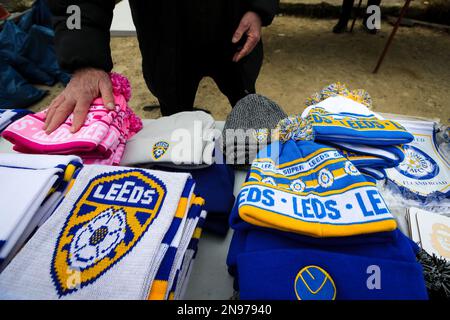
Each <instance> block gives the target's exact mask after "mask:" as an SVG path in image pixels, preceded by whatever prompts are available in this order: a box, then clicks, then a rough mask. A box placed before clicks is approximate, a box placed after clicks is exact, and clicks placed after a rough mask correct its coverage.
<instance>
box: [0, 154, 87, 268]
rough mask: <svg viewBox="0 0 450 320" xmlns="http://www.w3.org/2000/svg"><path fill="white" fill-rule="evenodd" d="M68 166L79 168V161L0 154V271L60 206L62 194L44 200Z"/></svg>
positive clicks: (68, 157)
mask: <svg viewBox="0 0 450 320" xmlns="http://www.w3.org/2000/svg"><path fill="white" fill-rule="evenodd" d="M69 163H77V164H78V165H81V160H80V158H78V157H74V156H46V155H39V156H35V155H28V154H0V190H2V192H1V193H0V202H1V203H2V210H1V211H0V242H1V243H3V244H2V245H1V246H0V270H2V269H3V268H4V267H5V266H6V264H7V263H8V262H9V261H10V259H11V258H12V257H13V256H14V254H15V253H16V252H17V251H18V250H19V249H20V247H21V246H22V245H23V243H24V242H25V241H26V240H27V238H28V237H29V236H30V234H31V233H32V232H33V231H34V229H35V228H36V227H37V226H38V225H39V223H40V221H42V219H43V217H44V216H48V214H49V213H50V211H53V209H54V208H55V206H56V204H57V203H58V202H59V200H60V198H61V195H62V193H61V192H58V193H57V194H52V195H51V196H50V197H48V199H47V200H46V201H45V202H44V200H45V199H46V198H47V196H48V195H49V193H50V191H51V189H52V188H53V187H54V186H55V183H56V182H57V181H59V182H60V181H61V180H62V178H63V176H64V171H65V169H66V167H67V165H68V164H69Z"/></svg>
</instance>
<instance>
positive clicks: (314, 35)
mask: <svg viewBox="0 0 450 320" xmlns="http://www.w3.org/2000/svg"><path fill="white" fill-rule="evenodd" d="M334 24H335V20H328V19H323V20H319V19H310V18H299V17H288V16H278V17H276V19H275V20H274V23H273V24H272V26H270V27H269V28H267V29H265V30H264V34H263V38H264V44H265V62H264V66H263V69H262V71H261V74H260V77H259V79H258V83H257V91H258V92H259V93H260V94H263V95H265V96H268V97H270V98H271V99H273V100H274V101H276V102H278V103H279V104H280V105H281V106H282V107H283V108H284V109H285V110H286V112H287V113H289V114H293V113H300V112H301V111H302V110H303V103H304V101H305V99H306V98H307V97H308V96H309V95H311V94H312V93H313V92H315V91H318V90H320V89H321V88H322V87H324V86H326V85H328V84H330V83H333V82H336V81H341V82H343V83H346V84H347V85H348V86H349V87H350V88H351V89H357V88H364V89H366V90H367V91H368V92H369V93H370V94H371V96H372V99H373V101H374V110H376V111H378V112H388V113H389V112H390V113H399V114H406V115H413V116H422V117H428V118H433V119H440V120H441V122H443V123H446V124H449V123H450V35H449V34H448V33H445V32H442V31H437V30H431V29H425V28H421V27H414V28H405V27H403V28H400V29H399V32H398V33H397V36H396V38H395V41H394V43H393V46H392V47H391V50H390V52H389V53H388V55H387V57H386V59H385V61H384V64H383V65H382V67H381V69H380V71H379V73H378V74H376V75H375V74H372V73H371V71H372V69H373V68H374V66H375V64H376V61H377V58H378V56H379V54H380V52H381V50H382V48H383V46H384V44H385V42H386V40H387V36H388V35H389V32H390V31H391V28H392V26H391V25H389V24H387V23H383V24H382V28H381V31H380V32H379V33H378V34H377V35H368V34H366V33H365V32H363V31H362V30H361V28H360V27H359V25H358V28H356V29H355V32H354V33H353V34H348V33H346V34H340V35H335V34H333V33H331V29H332V27H333V25H334ZM359 24H360V23H359ZM111 46H112V53H113V60H114V63H115V71H117V72H120V73H123V74H125V75H126V76H127V77H128V78H129V79H130V80H131V83H132V87H133V98H132V100H131V104H130V105H131V106H132V107H133V108H134V110H135V111H136V112H137V113H138V114H139V115H140V116H142V117H144V118H155V117H159V116H160V113H159V110H153V111H151V112H148V111H144V110H143V109H142V108H143V106H145V105H149V104H151V103H154V102H155V101H156V100H155V98H154V97H153V96H152V95H151V94H150V93H149V91H148V90H147V87H146V85H145V83H144V80H143V77H142V73H141V59H140V52H139V49H138V43H137V40H136V38H135V37H125V38H113V39H112V41H111ZM61 89H62V87H61V86H59V85H58V86H56V87H54V88H52V89H51V92H50V95H49V96H48V97H46V98H45V100H43V101H41V102H40V103H39V104H38V105H37V106H35V107H34V109H35V110H38V109H40V108H43V107H45V106H46V105H47V104H48V103H49V102H50V101H51V98H52V97H54V96H55V95H56V94H57V93H58V92H59V91H60V90H61ZM195 105H196V106H199V107H203V108H206V109H208V110H210V111H211V112H212V114H213V116H214V117H215V118H216V119H218V120H223V119H225V118H226V115H227V114H228V113H229V112H230V110H231V107H230V106H229V105H228V102H227V100H226V98H225V97H224V96H222V94H221V93H220V92H219V90H218V89H217V87H216V85H215V84H214V82H213V81H212V80H211V79H209V78H205V79H204V80H203V81H202V82H201V84H200V87H199V90H198V93H197V98H196V102H195Z"/></svg>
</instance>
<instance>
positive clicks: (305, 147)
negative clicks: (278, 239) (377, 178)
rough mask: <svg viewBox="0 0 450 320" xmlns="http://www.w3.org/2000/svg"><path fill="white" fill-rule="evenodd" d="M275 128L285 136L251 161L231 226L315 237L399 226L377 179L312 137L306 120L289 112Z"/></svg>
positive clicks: (368, 231) (366, 231) (376, 230)
mask: <svg viewBox="0 0 450 320" xmlns="http://www.w3.org/2000/svg"><path fill="white" fill-rule="evenodd" d="M277 129H278V132H279V138H280V140H281V141H277V142H274V143H272V144H270V145H269V146H268V147H267V148H266V149H264V150H261V151H260V152H259V153H258V156H257V158H256V159H255V160H254V161H253V164H252V167H251V169H250V175H249V178H248V181H247V182H246V183H245V184H244V185H243V188H242V190H241V192H240V194H239V197H238V200H237V203H238V205H239V214H238V216H233V214H232V216H231V224H232V227H234V226H236V225H239V224H242V223H244V224H250V225H257V226H260V227H265V228H270V229H277V230H282V231H288V232H294V233H299V234H306V235H310V236H314V237H339V236H350V235H357V234H366V233H374V232H381V231H392V230H394V229H395V228H396V222H395V219H394V217H393V216H392V214H391V212H390V210H389V209H388V208H387V206H386V204H385V202H384V200H383V198H382V197H381V195H380V193H379V192H378V189H377V187H376V185H375V183H374V182H373V181H368V180H367V179H366V178H365V177H364V176H363V175H361V173H360V172H359V171H358V169H357V168H356V167H355V166H354V165H353V164H352V163H351V162H350V161H349V160H348V159H346V158H345V157H343V156H342V154H341V153H340V152H339V151H337V150H336V149H334V148H331V147H329V146H325V145H322V144H318V143H314V142H313V141H311V139H312V129H311V126H310V125H309V124H308V123H306V121H305V120H303V119H301V118H299V117H289V118H286V119H284V120H282V121H280V125H279V126H278V128H277Z"/></svg>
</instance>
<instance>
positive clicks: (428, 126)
mask: <svg viewBox="0 0 450 320" xmlns="http://www.w3.org/2000/svg"><path fill="white" fill-rule="evenodd" d="M399 123H400V124H401V125H402V126H404V127H405V128H407V129H408V131H410V132H411V133H412V134H413V135H414V141H413V142H411V143H410V144H408V145H405V146H404V148H405V155H406V156H405V159H404V160H403V162H401V163H400V164H399V165H398V166H396V167H395V168H392V169H388V170H386V174H387V177H388V184H389V185H390V186H391V187H393V188H392V189H396V190H397V191H399V193H400V194H401V195H402V196H403V198H405V199H409V200H414V201H416V202H417V203H418V204H419V205H424V204H425V205H427V204H430V203H433V202H436V201H438V202H441V203H443V201H444V200H445V201H446V202H448V201H449V199H450V164H449V162H448V160H447V159H446V158H445V157H444V156H443V155H442V154H441V152H440V150H439V149H438V147H437V143H436V137H435V123H434V122H430V121H411V120H399Z"/></svg>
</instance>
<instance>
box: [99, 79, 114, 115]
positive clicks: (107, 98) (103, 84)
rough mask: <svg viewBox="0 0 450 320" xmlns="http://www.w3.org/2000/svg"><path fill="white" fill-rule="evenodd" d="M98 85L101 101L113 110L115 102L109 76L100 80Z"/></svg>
mask: <svg viewBox="0 0 450 320" xmlns="http://www.w3.org/2000/svg"><path fill="white" fill-rule="evenodd" d="M98 86H99V90H100V95H101V96H102V99H103V103H104V104H105V106H106V107H107V108H108V109H110V110H114V108H115V105H116V104H115V101H114V95H113V90H112V85H111V81H110V80H109V78H108V80H101V81H100V82H99V84H98Z"/></svg>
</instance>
